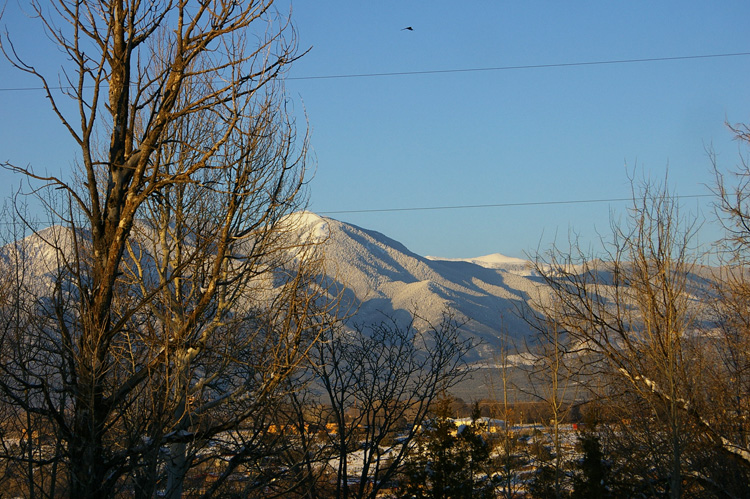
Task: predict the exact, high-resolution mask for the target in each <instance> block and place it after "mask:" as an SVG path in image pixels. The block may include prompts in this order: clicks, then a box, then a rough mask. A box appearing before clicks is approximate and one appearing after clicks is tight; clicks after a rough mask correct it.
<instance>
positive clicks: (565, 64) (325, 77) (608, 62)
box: [0, 52, 750, 92]
mask: <svg viewBox="0 0 750 499" xmlns="http://www.w3.org/2000/svg"><path fill="white" fill-rule="evenodd" d="M745 56H750V52H731V53H724V54H703V55H683V56H672V57H647V58H641V59H609V60H603V61H582V62H558V63H550V64H525V65H517V66H488V67H479V68H454V69H430V70H424V71H392V72H384V73H351V74H338V75H312V76H289V77H287V78H286V80H287V81H291V80H295V81H300V80H334V79H348V78H375V77H393V76H414V75H439V74H450V73H478V72H487V71H516V70H523V69H545V68H569V67H581V66H603V65H612V64H634V63H642V62H666V61H687V60H696V59H718V58H723V57H745ZM70 88H73V87H71V86H56V87H50V89H51V90H67V89H70ZM86 88H91V87H86ZM27 90H44V87H7V88H0V92H22V91H27Z"/></svg>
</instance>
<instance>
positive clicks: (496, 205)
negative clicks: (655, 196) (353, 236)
mask: <svg viewBox="0 0 750 499" xmlns="http://www.w3.org/2000/svg"><path fill="white" fill-rule="evenodd" d="M707 197H714V195H713V194H688V195H684V196H671V198H672V199H675V200H677V199H697V198H707ZM623 201H633V198H632V197H629V198H601V199H572V200H564V201H527V202H517V203H492V204H464V205H445V206H415V207H407V208H372V209H361V210H329V211H319V212H317V213H318V214H319V215H342V214H357V213H392V212H403V211H432V210H465V209H486V208H509V207H515V206H550V205H562V204H588V203H616V202H623Z"/></svg>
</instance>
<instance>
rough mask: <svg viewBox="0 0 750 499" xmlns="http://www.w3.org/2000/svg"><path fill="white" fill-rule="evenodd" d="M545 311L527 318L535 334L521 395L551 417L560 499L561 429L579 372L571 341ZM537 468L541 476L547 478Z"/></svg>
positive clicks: (562, 487) (550, 312)
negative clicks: (538, 403) (540, 406)
mask: <svg viewBox="0 0 750 499" xmlns="http://www.w3.org/2000/svg"><path fill="white" fill-rule="evenodd" d="M553 311H554V309H550V308H546V310H545V312H546V316H544V317H538V316H527V317H526V318H527V320H528V322H529V324H530V325H531V326H532V329H535V330H536V331H537V334H536V336H535V337H534V338H532V340H531V342H530V343H527V345H526V350H527V351H528V352H529V357H530V358H531V359H533V362H531V363H530V364H528V365H526V366H524V369H525V370H526V375H527V377H528V380H529V386H528V388H527V389H525V390H524V391H525V392H526V393H527V394H528V395H530V396H531V397H532V398H534V399H536V400H538V401H540V402H542V403H543V404H544V405H545V406H546V408H547V412H548V413H549V414H550V415H551V419H550V421H549V427H550V428H551V430H552V447H553V451H554V452H553V453H552V455H551V458H552V468H553V473H552V477H553V483H552V484H551V485H552V487H551V488H552V490H553V491H554V497H556V498H560V497H562V495H563V491H564V490H565V488H566V485H567V484H566V483H565V481H566V473H565V469H564V467H565V465H566V463H567V459H566V455H565V452H564V449H563V445H562V435H561V425H562V423H563V420H565V419H566V417H567V416H568V415H569V413H570V410H571V407H573V403H574V402H575V401H576V396H577V391H578V383H579V376H578V374H579V370H578V366H577V362H576V359H575V358H574V355H573V352H572V346H571V344H570V338H569V337H568V335H566V334H565V331H564V330H563V329H562V328H561V326H560V325H559V324H558V323H557V319H556V317H557V316H558V314H556V313H554V312H553ZM543 468H544V466H542V467H540V470H539V472H540V473H541V475H542V476H545V474H549V473H548V470H544V469H543Z"/></svg>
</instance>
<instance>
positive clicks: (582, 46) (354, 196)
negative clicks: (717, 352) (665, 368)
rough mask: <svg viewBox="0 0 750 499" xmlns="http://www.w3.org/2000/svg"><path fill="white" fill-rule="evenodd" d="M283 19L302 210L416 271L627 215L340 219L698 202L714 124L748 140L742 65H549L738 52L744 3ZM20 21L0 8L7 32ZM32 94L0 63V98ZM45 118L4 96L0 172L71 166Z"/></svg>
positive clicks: (347, 2) (356, 0)
mask: <svg viewBox="0 0 750 499" xmlns="http://www.w3.org/2000/svg"><path fill="white" fill-rule="evenodd" d="M289 2H290V0H284V2H280V3H279V7H280V8H282V9H284V8H286V7H285V6H286V5H287V4H288V3H289ZM291 4H292V16H293V20H294V23H295V25H296V28H297V30H298V34H299V38H300V49H301V50H304V49H307V48H310V47H311V50H310V52H309V54H307V55H306V56H305V57H303V58H302V59H301V60H300V61H298V62H297V63H296V65H295V66H294V68H293V69H292V71H291V73H290V80H289V81H288V83H287V90H288V91H289V94H290V98H291V99H292V100H293V102H294V103H295V108H296V110H297V111H298V112H299V114H300V116H302V112H303V110H304V112H306V113H307V116H308V119H309V125H310V127H311V128H312V139H311V143H312V148H313V153H314V157H313V159H314V164H315V176H314V178H313V180H312V182H311V184H310V209H311V210H312V211H315V212H317V213H320V214H325V215H328V216H332V217H334V218H337V219H340V220H343V221H347V222H351V223H354V224H357V225H360V226H362V227H365V228H370V229H374V230H378V231H380V232H383V233H384V234H386V235H388V236H390V237H392V238H394V239H396V240H398V241H400V242H402V243H403V244H405V245H406V246H407V247H408V248H409V249H411V250H413V251H415V252H417V253H419V254H422V255H438V256H445V257H472V256H479V255H483V254H489V253H496V252H499V253H503V254H506V255H509V256H517V257H523V256H524V252H529V251H530V252H533V251H534V250H535V249H536V248H537V246H538V245H540V244H541V246H542V247H545V246H546V245H548V244H549V242H550V241H551V240H552V239H553V238H554V237H555V235H557V237H558V239H566V238H567V234H568V231H569V230H575V231H577V232H579V233H580V234H581V237H582V240H583V241H584V243H585V244H588V242H589V241H593V240H594V239H595V238H596V231H599V232H606V231H607V230H608V225H609V216H610V211H612V210H614V211H615V212H617V213H619V214H622V213H624V210H625V208H626V206H627V203H623V202H619V201H613V202H603V203H582V204H569V205H568V204H538V205H526V206H506V207H491V208H465V209H445V210H415V211H397V212H380V211H376V212H368V213H352V212H355V211H358V210H387V209H401V208H419V207H442V206H465V205H497V204H523V203H547V202H555V201H569V200H593V199H618V198H625V197H628V196H629V195H630V187H629V183H628V177H627V172H628V171H632V170H633V169H635V170H636V172H637V175H638V176H644V175H645V176H650V177H653V178H657V179H659V178H663V176H664V174H665V172H666V171H667V169H668V170H669V182H670V185H671V187H672V188H673V189H674V190H675V191H676V192H677V193H678V194H680V195H684V196H690V195H699V194H707V193H709V190H708V189H709V186H710V184H711V183H712V179H713V177H712V173H711V162H710V160H709V158H708V155H707V154H706V147H708V146H712V147H713V148H714V149H715V150H716V152H717V153H718V155H719V162H720V165H721V166H722V167H724V168H727V169H728V168H731V167H732V166H733V165H735V164H736V163H737V162H738V161H739V156H738V153H739V150H738V146H739V144H738V143H737V142H736V141H733V137H732V135H731V133H730V132H729V130H728V129H727V128H726V126H725V122H727V121H728V122H731V123H740V122H744V123H750V90H748V82H750V56H736V57H717V58H701V59H683V60H669V61H653V62H631V63H611V64H591V65H570V66H559V65H562V64H569V63H588V62H604V61H622V60H633V59H652V58H673V57H689V56H702V55H713V54H730V53H740V52H750V30H749V29H748V19H750V2H747V0H739V1H721V2H706V1H685V0H683V1H679V2H678V1H671V0H664V1H659V2H653V1H639V0H635V1H628V2H598V1H597V2H595V1H566V2H558V1H551V0H550V1H533V0H529V1H515V2H508V1H500V0H493V1H490V0H484V1H467V2H456V1H451V2H448V1H444V0H429V1H427V0H425V1H416V0H414V1H412V0H399V1H392V0H378V1H375V0H336V1H334V0H330V1H329V0H319V1H313V0H291ZM17 15H18V14H17V7H16V6H15V2H14V0H10V2H9V5H8V8H7V11H6V18H5V23H4V24H8V28H9V29H10V30H11V31H13V28H14V26H15V25H17V24H18V25H20V24H21V21H18V20H17V19H18V18H17ZM407 26H411V27H412V28H413V30H411V31H409V30H403V29H402V28H405V27H407ZM20 36H21V37H22V38H21V41H23V42H24V43H26V44H30V45H33V44H34V43H35V36H36V35H34V33H33V32H31V31H27V30H24V32H23V33H22V34H21V35H20ZM47 55H49V54H47ZM52 55H55V54H52ZM545 65H549V66H551V67H537V68H520V69H500V70H484V71H462V72H445V73H428V74H411V75H410V74H400V75H392V76H360V77H346V78H319V79H309V78H308V77H317V76H340V75H363V74H380V73H409V72H423V71H441V70H463V69H477V68H480V69H481V68H511V67H522V66H545ZM33 83H34V82H33V80H30V79H28V78H26V77H24V76H23V75H17V74H15V73H12V72H10V70H9V69H8V65H7V63H5V62H2V63H0V87H1V88H12V87H19V86H24V85H27V84H33ZM45 105H46V103H45V101H44V99H43V97H42V96H41V95H40V94H39V93H38V92H37V93H35V92H30V91H24V92H19V91H0V117H1V118H0V159H2V160H7V159H10V160H13V161H15V162H21V163H27V162H28V163H33V164H45V165H49V167H50V168H51V169H54V168H59V169H65V168H69V167H70V164H72V162H73V159H72V158H69V157H68V156H69V155H70V151H71V148H70V144H69V143H66V142H65V141H66V140H67V138H66V137H65V132H64V131H63V130H62V128H61V127H60V126H59V125H57V124H56V123H55V122H54V118H53V117H52V116H51V114H50V113H49V112H48V111H47V110H46V109H45V107H44V106H45ZM2 175H3V176H2V177H1V178H0V180H2V183H3V186H4V188H6V189H7V185H9V184H10V181H9V180H8V176H7V174H4V173H3V174H2ZM710 203H711V200H710V199H707V198H699V199H686V200H684V205H685V211H688V210H690V211H692V212H696V211H698V212H700V213H702V214H703V215H705V216H707V217H709V221H708V222H707V223H706V224H705V225H704V228H703V230H702V232H701V242H707V241H708V240H710V239H711V238H713V237H716V235H717V234H718V231H717V230H716V229H715V224H713V223H711V221H710V216H711V208H710Z"/></svg>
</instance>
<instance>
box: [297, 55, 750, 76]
mask: <svg viewBox="0 0 750 499" xmlns="http://www.w3.org/2000/svg"><path fill="white" fill-rule="evenodd" d="M748 55H750V52H733V53H726V54H705V55H683V56H673V57H647V58H642V59H611V60H604V61H584V62H558V63H551V64H526V65H519V66H494V67H481V68H464V69H433V70H425V71H394V72H389V73H355V74H341V75H323V76H292V77H288V78H287V80H331V79H337V78H372V77H377V76H411V75H431V74H446V73H476V72H481V71H513V70H520V69H543V68H566V67H580V66H601V65H605V64H633V63H637V62H664V61H686V60H694V59H717V58H720V57H740V56H748Z"/></svg>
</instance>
